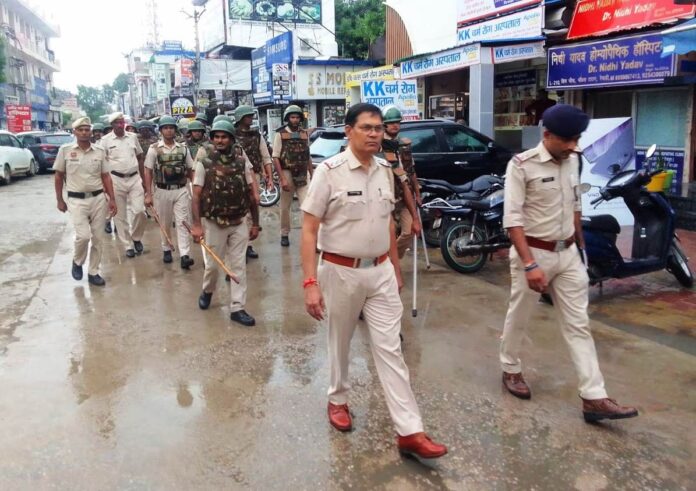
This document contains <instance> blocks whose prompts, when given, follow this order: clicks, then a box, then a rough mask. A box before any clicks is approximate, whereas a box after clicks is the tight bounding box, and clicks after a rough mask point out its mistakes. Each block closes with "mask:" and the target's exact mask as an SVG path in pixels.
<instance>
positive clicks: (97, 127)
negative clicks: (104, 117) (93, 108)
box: [92, 123, 104, 131]
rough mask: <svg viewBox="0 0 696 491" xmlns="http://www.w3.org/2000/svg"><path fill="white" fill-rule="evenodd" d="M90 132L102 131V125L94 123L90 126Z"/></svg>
mask: <svg viewBox="0 0 696 491" xmlns="http://www.w3.org/2000/svg"><path fill="white" fill-rule="evenodd" d="M92 131H104V123H94V124H93V125H92Z"/></svg>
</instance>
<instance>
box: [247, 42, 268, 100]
mask: <svg viewBox="0 0 696 491" xmlns="http://www.w3.org/2000/svg"><path fill="white" fill-rule="evenodd" d="M251 91H252V97H253V100H254V104H268V103H270V102H272V101H273V95H272V93H271V75H270V73H269V71H268V69H267V68H266V46H265V45H264V46H261V47H260V48H257V49H255V50H252V52H251Z"/></svg>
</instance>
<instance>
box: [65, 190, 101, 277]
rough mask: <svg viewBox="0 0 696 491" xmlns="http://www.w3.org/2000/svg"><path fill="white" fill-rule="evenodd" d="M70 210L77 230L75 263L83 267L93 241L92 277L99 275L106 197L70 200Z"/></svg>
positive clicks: (90, 261) (90, 264) (90, 271)
mask: <svg viewBox="0 0 696 491" xmlns="http://www.w3.org/2000/svg"><path fill="white" fill-rule="evenodd" d="M68 210H70V218H71V219H72V223H73V228H74V229H75V253H74V254H73V261H74V262H75V264H77V265H80V266H82V265H83V264H84V263H85V261H86V260H87V249H88V248H89V243H90V240H91V241H92V247H91V251H90V253H89V269H88V270H87V272H88V273H89V274H91V275H95V274H99V266H100V264H101V259H102V241H103V238H104V237H103V236H104V233H105V232H104V226H105V225H106V212H107V204H106V196H104V193H102V194H100V195H98V196H94V197H92V198H85V199H80V198H68Z"/></svg>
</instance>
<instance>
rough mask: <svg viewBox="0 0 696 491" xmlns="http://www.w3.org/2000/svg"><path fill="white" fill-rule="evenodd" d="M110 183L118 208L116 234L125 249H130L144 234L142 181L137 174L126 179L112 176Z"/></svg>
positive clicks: (143, 192)
mask: <svg viewBox="0 0 696 491" xmlns="http://www.w3.org/2000/svg"><path fill="white" fill-rule="evenodd" d="M111 181H112V182H113V183H114V194H115V197H116V206H117V207H118V212H117V213H116V219H115V222H116V234H117V235H118V238H119V240H120V241H121V244H123V246H124V247H125V248H126V249H132V248H133V241H134V240H141V239H142V238H143V233H144V232H145V220H146V218H145V191H144V189H143V181H142V179H141V178H140V175H139V174H136V175H134V176H131V177H126V178H121V177H118V176H114V175H113V174H112V178H111ZM129 212H130V213H131V214H130V215H129ZM129 222H130V223H129Z"/></svg>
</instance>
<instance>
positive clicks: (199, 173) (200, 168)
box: [193, 147, 254, 187]
mask: <svg viewBox="0 0 696 491" xmlns="http://www.w3.org/2000/svg"><path fill="white" fill-rule="evenodd" d="M207 156H208V154H207V152H206V151H205V147H201V148H199V149H198V153H197V154H196V162H195V163H194V164H193V165H194V171H193V172H194V174H193V185H194V186H199V187H203V186H204V185H205V166H204V165H203V162H202V160H203V159H205V158H206V157H207ZM244 159H245V160H246V167H245V168H244V176H245V177H246V182H247V184H249V185H251V184H252V183H253V182H254V166H252V165H251V162H250V161H249V157H247V155H246V153H245V154H244Z"/></svg>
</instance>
